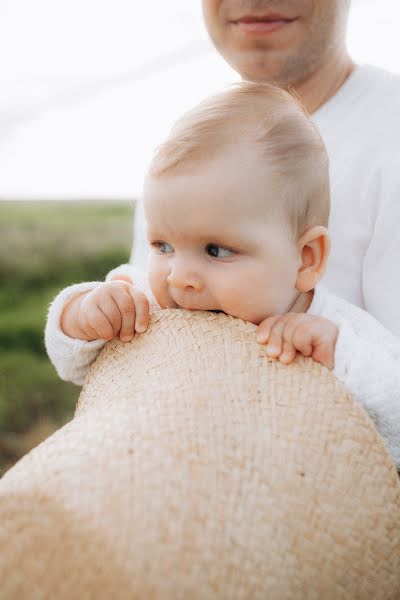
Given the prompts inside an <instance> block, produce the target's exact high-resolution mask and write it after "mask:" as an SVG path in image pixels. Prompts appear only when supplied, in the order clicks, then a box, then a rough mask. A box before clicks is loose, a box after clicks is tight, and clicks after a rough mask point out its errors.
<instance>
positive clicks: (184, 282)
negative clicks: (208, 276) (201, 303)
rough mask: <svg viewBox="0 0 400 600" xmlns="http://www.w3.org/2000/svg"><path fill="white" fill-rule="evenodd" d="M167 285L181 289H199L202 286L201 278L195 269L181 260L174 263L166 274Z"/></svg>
mask: <svg viewBox="0 0 400 600" xmlns="http://www.w3.org/2000/svg"><path fill="white" fill-rule="evenodd" d="M168 283H169V285H171V286H173V287H175V288H178V289H181V290H192V291H200V290H201V289H202V287H203V283H202V278H201V275H200V273H199V272H198V270H197V269H194V268H193V267H192V266H190V265H185V264H183V263H181V262H179V263H175V264H174V265H173V266H172V268H171V271H170V273H169V275H168Z"/></svg>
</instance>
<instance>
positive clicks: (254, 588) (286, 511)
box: [0, 310, 400, 600]
mask: <svg viewBox="0 0 400 600" xmlns="http://www.w3.org/2000/svg"><path fill="white" fill-rule="evenodd" d="M254 331H255V327H254V326H252V325H249V324H247V323H243V322H242V321H240V320H237V319H233V318H231V317H227V316H225V315H216V314H212V313H188V312H184V311H177V310H169V311H162V312H158V313H156V314H155V315H153V317H152V321H151V325H150V328H149V330H148V332H147V333H146V334H144V335H141V336H138V337H137V338H136V339H134V340H133V341H132V342H131V343H129V344H122V343H121V342H112V343H110V344H108V345H107V347H106V349H105V350H104V351H103V353H102V354H101V356H100V357H99V359H98V360H97V361H96V363H95V365H94V366H93V367H92V370H91V372H90V374H89V376H88V380H87V382H86V385H85V387H84V389H83V391H82V394H81V398H80V401H79V404H78V407H77V411H76V416H75V418H74V419H73V420H72V421H71V422H70V423H68V424H67V425H66V426H65V427H63V428H62V429H61V430H59V431H58V432H57V433H56V434H55V435H53V436H52V437H51V438H49V439H48V440H46V441H45V442H44V443H43V444H41V445H40V446H39V447H38V448H36V449H35V450H33V451H32V452H31V453H30V454H29V455H28V456H26V457H25V458H24V459H23V460H21V461H20V462H19V463H18V464H17V465H16V466H15V467H14V468H13V469H11V470H10V471H9V472H8V473H7V474H6V475H5V476H4V477H3V479H2V481H1V482H0V582H1V584H0V585H1V591H0V598H1V600H9V599H10V600H21V599H23V600H26V599H28V600H30V599H35V600H36V599H45V600H47V599H49V600H50V599H51V600H53V599H57V600H64V599H65V600H67V599H68V600H71V599H79V600H81V599H83V600H86V599H92V598H93V599H96V600H103V599H104V600H109V599H114V598H115V599H118V600H125V599H126V600H131V599H132V600H133V599H135V600H136V599H140V600H153V599H157V600H180V599H182V600H183V599H185V600H209V599H210V600H211V599H218V600H222V599H223V600H225V599H226V600H244V599H246V600H247V599H251V600H253V599H254V600H258V599H260V600H261V599H262V600H265V599H268V600H306V599H307V600H314V599H315V600H321V599H324V600H341V599H346V600H350V599H351V600H364V599H365V600H381V599H382V600H383V599H390V600H391V599H393V600H398V599H399V598H400V485H399V480H398V477H397V473H396V471H395V468H394V466H393V464H392V463H391V461H390V459H389V457H388V454H387V452H386V450H385V448H384V446H383V443H382V441H381V439H380V437H379V436H378V434H377V432H376V430H375V428H374V426H373V425H372V423H371V421H370V419H369V418H368V416H367V415H366V414H365V412H364V411H363V410H362V409H361V408H360V407H359V406H358V405H357V404H356V402H355V401H354V400H353V399H352V398H351V397H350V396H349V395H348V394H347V393H346V392H345V390H344V389H343V387H342V386H341V385H340V384H339V383H338V382H337V381H336V380H335V378H334V377H333V375H332V374H331V373H330V372H329V371H328V370H327V369H325V368H323V367H321V366H320V365H318V364H316V363H314V362H313V361H311V360H310V359H302V358H299V359H296V361H295V363H294V364H293V365H291V366H290V367H284V366H282V365H280V364H279V363H276V362H274V361H271V360H269V359H267V357H266V355H265V351H264V349H263V348H262V347H260V346H259V345H258V344H257V343H256V342H255V333H254Z"/></svg>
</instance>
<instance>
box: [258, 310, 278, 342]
mask: <svg viewBox="0 0 400 600" xmlns="http://www.w3.org/2000/svg"><path fill="white" fill-rule="evenodd" d="M281 318H282V315H274V316H273V317H268V318H267V319H264V321H261V323H260V324H259V326H258V329H257V342H258V343H259V344H266V343H267V342H268V339H269V336H270V333H271V329H272V327H273V325H274V324H275V323H276V322H277V321H278V319H281Z"/></svg>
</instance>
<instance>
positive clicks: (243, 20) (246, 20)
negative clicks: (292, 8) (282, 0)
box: [230, 14, 296, 35]
mask: <svg viewBox="0 0 400 600" xmlns="http://www.w3.org/2000/svg"><path fill="white" fill-rule="evenodd" d="M293 21H296V18H288V17H286V16H284V15H280V14H268V15H243V16H242V17H239V18H238V19H233V20H231V21H230V22H231V23H232V24H233V25H236V26H237V28H238V29H239V30H240V31H242V32H243V33H249V34H256V35H260V34H268V33H274V32H275V31H278V30H280V29H282V28H283V27H285V26H286V25H289V24H290V23H293Z"/></svg>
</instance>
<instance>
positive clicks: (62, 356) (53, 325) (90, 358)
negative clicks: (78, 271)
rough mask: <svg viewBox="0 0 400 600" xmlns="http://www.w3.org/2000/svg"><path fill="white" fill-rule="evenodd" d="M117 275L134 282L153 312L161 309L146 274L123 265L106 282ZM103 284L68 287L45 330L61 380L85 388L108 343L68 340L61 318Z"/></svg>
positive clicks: (52, 308) (53, 307)
mask: <svg viewBox="0 0 400 600" xmlns="http://www.w3.org/2000/svg"><path fill="white" fill-rule="evenodd" d="M115 275H124V276H128V277H130V278H131V279H132V281H133V285H134V287H135V288H137V289H140V290H141V291H143V292H144V293H145V294H146V296H147V297H148V299H149V303H150V311H151V312H154V310H157V309H158V308H159V307H158V304H157V302H156V301H155V299H154V297H153V295H152V293H151V290H150V287H149V285H148V281H147V274H146V273H143V272H142V271H139V270H138V269H136V268H135V267H133V266H132V265H121V266H120V267H117V268H116V269H114V270H113V271H111V272H110V273H109V274H108V275H107V278H106V281H110V280H111V278H112V277H113V276H115ZM101 283H102V282H99V281H93V282H86V283H78V284H76V285H71V286H69V287H67V288H65V289H64V290H62V291H61V292H60V293H59V294H58V296H56V298H55V299H54V300H53V302H52V303H51V305H50V307H49V311H48V316H47V323H46V329H45V345H46V350H47V354H48V356H49V358H50V360H51V362H52V363H53V365H54V367H55V369H56V371H57V373H58V375H59V376H60V378H61V379H63V380H64V381H72V382H73V383H75V384H76V385H83V383H84V382H85V378H86V374H87V372H88V370H89V367H90V366H91V364H92V363H93V362H94V361H95V360H96V358H97V356H98V355H99V353H100V351H101V350H102V348H103V347H104V345H105V343H106V342H105V340H92V341H90V342H88V341H85V340H78V339H73V338H71V337H69V336H68V335H66V334H65V333H64V332H63V330H62V329H61V315H62V312H63V309H64V306H65V305H66V303H67V302H69V300H71V299H72V298H73V297H75V296H79V295H80V294H81V293H82V292H86V291H90V290H92V289H94V288H95V287H97V286H98V285H100V284H101Z"/></svg>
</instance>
